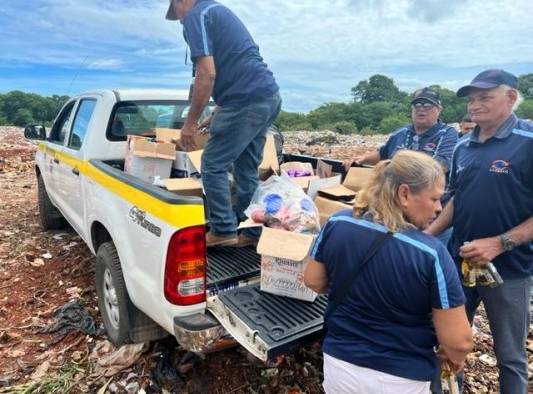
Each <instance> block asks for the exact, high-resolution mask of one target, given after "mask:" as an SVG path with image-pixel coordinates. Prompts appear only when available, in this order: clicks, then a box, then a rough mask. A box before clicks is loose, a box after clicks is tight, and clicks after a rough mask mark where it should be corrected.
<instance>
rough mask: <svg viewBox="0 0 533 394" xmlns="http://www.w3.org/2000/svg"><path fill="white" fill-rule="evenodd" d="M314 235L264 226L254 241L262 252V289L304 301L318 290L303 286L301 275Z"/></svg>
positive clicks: (313, 297)
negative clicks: (256, 240)
mask: <svg viewBox="0 0 533 394" xmlns="http://www.w3.org/2000/svg"><path fill="white" fill-rule="evenodd" d="M313 240H314V236H312V235H308V234H299V233H292V232H289V231H284V230H276V229H272V228H268V227H263V232H262V234H261V238H259V243H258V244H257V253H259V254H261V290H262V291H265V292H267V293H272V294H277V295H281V296H285V297H291V298H296V299H299V300H304V301H314V300H315V298H316V297H317V293H315V292H314V291H313V290H311V289H309V288H308V287H307V286H305V284H304V281H303V275H304V271H305V267H306V266H307V256H308V254H309V251H310V249H311V246H312V244H313Z"/></svg>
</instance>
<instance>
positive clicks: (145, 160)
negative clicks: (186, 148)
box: [124, 135, 175, 183]
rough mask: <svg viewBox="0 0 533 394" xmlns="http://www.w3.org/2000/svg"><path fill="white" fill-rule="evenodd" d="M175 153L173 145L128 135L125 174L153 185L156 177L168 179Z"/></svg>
mask: <svg viewBox="0 0 533 394" xmlns="http://www.w3.org/2000/svg"><path fill="white" fill-rule="evenodd" d="M174 151H175V148H174V145H173V144H170V143H164V142H153V141H150V139H148V138H146V137H141V136H136V135H128V140H127V143H126V156H125V160H124V172H126V173H128V174H131V175H134V176H136V177H139V178H141V179H143V180H145V181H147V182H150V183H153V182H154V179H155V178H156V177H159V178H161V179H165V178H168V177H169V176H170V170H171V167H172V160H174V157H175V153H174Z"/></svg>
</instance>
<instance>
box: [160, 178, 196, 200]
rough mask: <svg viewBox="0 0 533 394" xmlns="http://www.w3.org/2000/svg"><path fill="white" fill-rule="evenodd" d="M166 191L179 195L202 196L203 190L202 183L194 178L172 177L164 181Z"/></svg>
mask: <svg viewBox="0 0 533 394" xmlns="http://www.w3.org/2000/svg"><path fill="white" fill-rule="evenodd" d="M165 187H166V188H167V190H168V191H170V192H173V193H176V194H179V195H180V196H196V197H202V196H203V194H204V192H203V188H202V184H201V183H200V181H198V180H197V179H195V178H173V179H167V180H166V181H165Z"/></svg>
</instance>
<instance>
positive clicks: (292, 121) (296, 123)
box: [274, 111, 313, 131]
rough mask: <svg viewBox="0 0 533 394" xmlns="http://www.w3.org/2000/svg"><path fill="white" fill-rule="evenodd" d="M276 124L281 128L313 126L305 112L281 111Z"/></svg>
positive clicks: (292, 128)
mask: <svg viewBox="0 0 533 394" xmlns="http://www.w3.org/2000/svg"><path fill="white" fill-rule="evenodd" d="M274 124H275V125H276V126H277V127H278V128H279V129H280V130H281V131H287V130H310V129H312V128H313V126H312V125H311V123H309V122H308V121H307V118H306V115H305V114H300V113H296V112H286V111H281V112H280V113H279V115H278V117H277V118H276V121H275V122H274Z"/></svg>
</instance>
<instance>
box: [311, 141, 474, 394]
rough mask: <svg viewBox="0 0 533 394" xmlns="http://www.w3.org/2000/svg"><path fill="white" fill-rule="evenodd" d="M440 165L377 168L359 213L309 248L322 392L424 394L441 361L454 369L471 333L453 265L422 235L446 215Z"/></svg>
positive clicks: (401, 155) (328, 228)
mask: <svg viewBox="0 0 533 394" xmlns="http://www.w3.org/2000/svg"><path fill="white" fill-rule="evenodd" d="M444 184H445V179H444V173H443V170H442V166H441V165H440V164H439V163H438V162H436V161H435V160H434V159H432V158H431V157H429V156H427V155H425V154H423V153H419V152H413V151H400V152H398V153H397V154H396V155H395V156H394V157H393V159H392V160H387V161H383V162H380V163H379V164H378V165H377V166H376V168H375V172H374V176H373V179H371V181H370V182H369V184H368V185H367V187H366V189H364V190H363V191H362V192H361V193H360V195H359V197H358V200H357V205H356V206H355V208H354V210H353V211H351V210H344V211H341V212H338V213H337V214H335V215H334V216H333V217H331V218H330V219H329V221H328V222H327V223H326V225H325V226H324V228H323V230H322V232H321V233H320V235H319V236H318V238H317V240H316V242H315V245H314V246H313V249H312V252H311V257H312V260H311V261H310V262H309V264H308V266H307V270H306V272H305V283H306V285H307V286H309V287H310V288H312V289H313V290H315V291H317V292H322V293H328V296H329V305H328V310H327V312H326V316H325V323H326V328H327V333H326V337H325V339H324V345H323V351H324V389H325V391H326V393H335V394H338V393H409V394H413V393H424V394H426V393H427V392H428V391H429V385H430V381H431V380H432V379H433V377H434V374H435V373H436V368H437V355H436V354H435V352H434V347H435V346H437V343H438V344H439V346H440V350H439V354H438V355H439V356H440V357H441V358H442V359H444V360H447V362H448V363H449V364H450V365H451V366H452V367H453V368H454V369H455V370H458V369H460V368H461V367H462V365H463V362H464V359H465V356H466V354H467V353H468V352H469V351H470V350H471V347H472V332H471V329H470V325H469V324H468V320H467V318H466V314H465V309H464V301H465V299H464V295H463V291H462V288H461V283H460V280H459V276H458V273H457V270H456V268H455V265H454V263H453V261H452V259H451V257H450V255H449V254H448V252H447V251H446V249H445V248H444V246H443V245H442V243H440V242H439V241H438V240H437V239H436V238H434V237H432V236H430V235H427V234H424V233H423V232H422V230H424V229H425V228H426V227H427V226H428V225H429V224H430V223H431V222H432V221H433V220H434V219H435V218H436V216H437V215H438V214H439V212H440V211H441V205H440V197H441V195H442V193H443V191H444Z"/></svg>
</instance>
